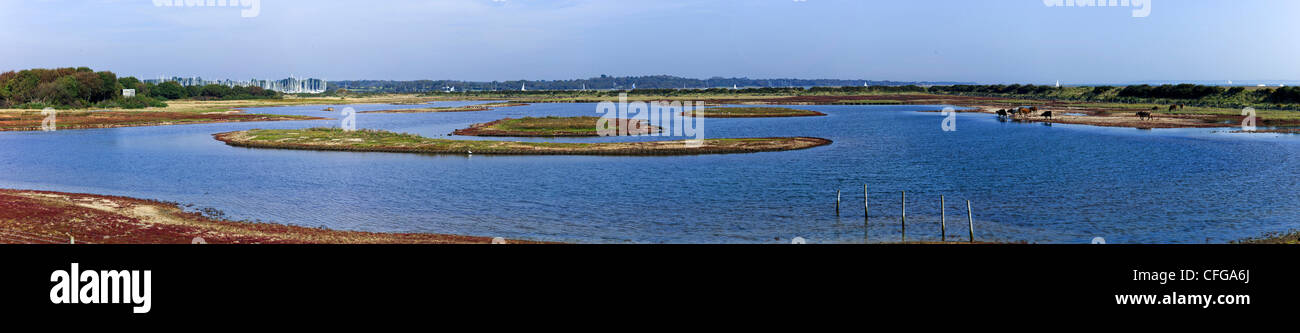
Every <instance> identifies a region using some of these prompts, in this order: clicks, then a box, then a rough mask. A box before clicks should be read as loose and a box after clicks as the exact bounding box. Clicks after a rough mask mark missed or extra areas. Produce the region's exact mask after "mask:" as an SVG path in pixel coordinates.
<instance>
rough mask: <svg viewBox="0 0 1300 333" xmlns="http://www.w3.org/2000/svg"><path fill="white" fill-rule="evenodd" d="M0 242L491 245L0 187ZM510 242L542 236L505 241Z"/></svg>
mask: <svg viewBox="0 0 1300 333" xmlns="http://www.w3.org/2000/svg"><path fill="white" fill-rule="evenodd" d="M0 208H3V209H0V244H192V243H195V242H196V241H197V239H196V237H198V238H202V241H203V243H207V244H490V243H492V241H493V238H491V237H476V236H462V235H445V234H428V233H376V232H363V231H341V230H330V229H323V228H310V227H301V226H292V225H286V224H274V223H253V222H239V221H228V220H223V219H219V218H212V217H208V216H204V215H203V214H200V213H190V212H185V211H184V210H183V209H181V208H180V206H179V205H177V204H175V203H167V202H161V201H154V200H146V199H137V198H129V197H120V196H109V195H98V194H81V193H63V192H51V191H36V190H13V189H0ZM506 242H507V243H509V244H521V243H522V244H536V243H541V242H532V241H518V240H507V241H506Z"/></svg>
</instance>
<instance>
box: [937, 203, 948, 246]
mask: <svg viewBox="0 0 1300 333" xmlns="http://www.w3.org/2000/svg"><path fill="white" fill-rule="evenodd" d="M947 241H948V209H947V202H946V201H944V198H943V195H942V194H940V195H939V242H940V243H942V242H947Z"/></svg>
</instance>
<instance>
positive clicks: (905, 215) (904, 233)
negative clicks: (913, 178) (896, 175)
mask: <svg viewBox="0 0 1300 333" xmlns="http://www.w3.org/2000/svg"><path fill="white" fill-rule="evenodd" d="M902 193H903V201H902V206H903V242H904V243H906V242H907V191H903V192H902Z"/></svg>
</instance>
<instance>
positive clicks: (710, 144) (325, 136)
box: [213, 128, 831, 156]
mask: <svg viewBox="0 0 1300 333" xmlns="http://www.w3.org/2000/svg"><path fill="white" fill-rule="evenodd" d="M213 137H214V138H215V139H217V140H219V141H222V142H225V143H226V144H227V145H231V146H235V147H245V148H273V149H298V150H324V151H353V152H390V153H425V154H456V155H475V154H481V155H617V156H657V155H704V154H743V153H758V152H772V151H786V150H798V149H807V148H813V147H819V146H825V145H829V144H831V140H827V139H821V138H809V137H787V138H744V139H704V140H700V141H702V142H694V143H697V144H691V143H693V142H692V141H686V140H683V141H653V142H603V143H554V142H511V141H476V140H447V139H432V138H427V137H423V136H419V135H414V134H404V133H393V132H387V131H378V130H357V131H344V130H342V129H338V128H309V129H300V130H262V129H255V130H248V131H239V132H226V133H218V134H214V135H213Z"/></svg>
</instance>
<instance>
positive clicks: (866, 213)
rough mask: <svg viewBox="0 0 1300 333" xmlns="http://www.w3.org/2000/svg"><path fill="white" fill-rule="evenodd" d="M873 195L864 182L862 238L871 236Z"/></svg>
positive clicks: (866, 238)
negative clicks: (869, 192)
mask: <svg viewBox="0 0 1300 333" xmlns="http://www.w3.org/2000/svg"><path fill="white" fill-rule="evenodd" d="M870 197H871V195H870V194H868V193H867V184H862V216H863V217H862V240H864V241H865V240H868V239H870V238H871V198H870Z"/></svg>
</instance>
